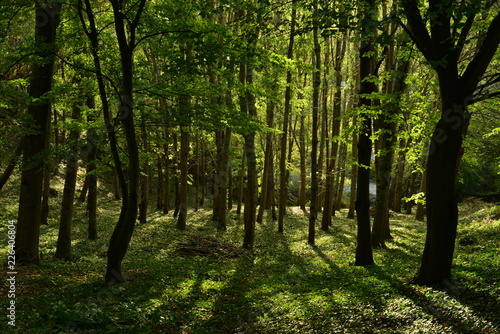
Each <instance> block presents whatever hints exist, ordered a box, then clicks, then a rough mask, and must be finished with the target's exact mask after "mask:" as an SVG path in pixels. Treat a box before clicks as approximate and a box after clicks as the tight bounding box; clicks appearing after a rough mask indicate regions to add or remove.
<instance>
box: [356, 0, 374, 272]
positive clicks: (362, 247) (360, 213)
mask: <svg viewBox="0 0 500 334" xmlns="http://www.w3.org/2000/svg"><path fill="white" fill-rule="evenodd" d="M367 4H368V6H366V7H365V8H363V9H362V16H363V22H362V24H363V25H362V28H361V33H362V41H361V46H360V50H359V57H360V59H359V72H360V82H361V84H360V90H359V93H360V98H359V103H358V106H359V107H361V108H368V109H369V108H370V107H371V105H372V101H371V99H370V98H369V96H368V95H369V94H371V93H373V92H375V90H376V87H375V84H374V83H373V81H372V80H370V78H369V77H370V76H372V75H374V74H375V66H374V64H375V52H374V51H375V50H374V47H373V39H374V34H375V33H376V31H375V30H374V27H373V24H372V23H373V16H374V13H375V12H376V8H375V1H373V0H369V1H367ZM360 123H361V133H360V134H359V138H358V180H357V187H356V189H357V190H356V203H355V206H356V216H357V223H358V224H357V245H356V260H355V262H354V264H355V265H357V266H366V265H371V264H373V253H372V244H371V231H370V165H371V152H372V141H371V134H372V120H371V118H370V116H369V115H367V114H366V113H365V112H364V111H362V112H361V115H360Z"/></svg>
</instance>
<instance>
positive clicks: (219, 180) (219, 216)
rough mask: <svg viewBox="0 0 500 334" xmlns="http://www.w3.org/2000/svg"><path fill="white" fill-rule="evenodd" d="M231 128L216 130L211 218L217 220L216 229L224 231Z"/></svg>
mask: <svg viewBox="0 0 500 334" xmlns="http://www.w3.org/2000/svg"><path fill="white" fill-rule="evenodd" d="M231 133H232V131H231V128H226V129H224V130H219V131H216V133H215V142H216V146H217V161H216V163H215V164H216V171H215V180H214V198H213V212H212V220H213V221H215V222H217V229H218V230H221V231H225V230H226V228H227V226H226V225H227V223H226V216H227V214H226V213H227V193H228V170H229V153H230V152H229V150H230V144H231Z"/></svg>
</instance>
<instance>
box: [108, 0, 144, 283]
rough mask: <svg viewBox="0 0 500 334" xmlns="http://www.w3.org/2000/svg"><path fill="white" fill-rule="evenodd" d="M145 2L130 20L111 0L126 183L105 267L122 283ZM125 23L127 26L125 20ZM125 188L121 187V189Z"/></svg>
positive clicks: (131, 221) (136, 168)
mask: <svg viewBox="0 0 500 334" xmlns="http://www.w3.org/2000/svg"><path fill="white" fill-rule="evenodd" d="M145 3H146V1H145V0H140V2H139V3H138V8H137V12H136V14H135V17H134V18H133V20H132V21H130V18H128V17H126V14H125V9H124V8H123V6H122V3H121V2H118V1H112V3H111V4H112V6H113V14H114V25H115V32H116V35H117V41H118V47H119V49H120V60H121V79H122V87H121V96H120V120H121V122H122V124H123V128H124V132H125V139H126V143H127V152H128V156H129V166H128V172H127V176H128V185H123V186H122V196H123V197H122V207H121V211H120V217H119V218H118V223H117V224H116V227H115V229H114V231H113V234H112V236H111V239H110V241H109V247H108V252H107V255H108V262H107V268H106V276H105V281H106V282H112V281H118V282H125V278H124V277H123V275H122V271H121V265H122V261H123V258H124V257H125V254H126V252H127V249H128V246H129V243H130V239H131V238H132V234H133V232H134V227H135V221H136V219H137V211H138V201H139V199H138V188H139V173H140V164H139V148H138V145H137V139H136V134H135V124H134V100H133V73H134V71H133V64H134V62H133V55H134V50H135V46H136V44H135V32H136V29H137V25H138V23H139V19H140V17H141V14H142V11H143V9H144V6H145ZM126 21H127V22H128V23H129V24H127V28H126V27H125V22H126ZM124 187H125V189H124Z"/></svg>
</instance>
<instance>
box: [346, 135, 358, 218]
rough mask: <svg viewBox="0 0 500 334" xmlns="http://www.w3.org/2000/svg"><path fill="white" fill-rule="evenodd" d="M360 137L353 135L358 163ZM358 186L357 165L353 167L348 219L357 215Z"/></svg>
mask: <svg viewBox="0 0 500 334" xmlns="http://www.w3.org/2000/svg"><path fill="white" fill-rule="evenodd" d="M357 142H358V135H357V134H356V133H353V134H352V157H353V159H355V160H356V161H357V159H358V145H357ZM357 184H358V165H356V164H355V163H353V164H352V166H351V187H350V199H349V212H348V213H347V218H349V219H354V218H355V213H356V185H357Z"/></svg>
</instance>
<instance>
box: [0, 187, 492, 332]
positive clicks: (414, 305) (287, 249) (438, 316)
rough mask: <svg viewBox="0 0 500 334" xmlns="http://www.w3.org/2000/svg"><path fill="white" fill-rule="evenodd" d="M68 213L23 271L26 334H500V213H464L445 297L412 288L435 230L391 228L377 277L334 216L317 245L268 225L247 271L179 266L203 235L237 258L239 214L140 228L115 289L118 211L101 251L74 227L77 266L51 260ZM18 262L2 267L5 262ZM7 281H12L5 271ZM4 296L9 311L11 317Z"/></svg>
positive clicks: (4, 213)
mask: <svg viewBox="0 0 500 334" xmlns="http://www.w3.org/2000/svg"><path fill="white" fill-rule="evenodd" d="M16 201H17V199H16V198H15V197H11V198H10V199H9V198H6V197H2V199H1V200H0V209H1V213H0V219H1V221H2V225H1V227H0V243H1V244H2V245H7V239H6V238H7V232H6V222H7V221H8V220H11V219H15V218H16V217H17V214H16V208H17V205H16V203H15V202H16ZM58 202H59V199H53V200H52V201H51V205H52V216H51V219H50V225H49V226H42V231H41V233H42V236H41V240H40V248H41V251H42V252H43V254H44V259H43V262H42V264H41V265H40V266H26V267H18V268H17V271H18V275H17V285H16V325H17V326H16V328H15V329H16V330H17V331H13V330H12V328H11V327H10V326H7V323H6V322H7V321H6V320H5V319H4V320H3V321H2V323H1V324H0V332H2V333H3V332H6V333H8V332H9V331H10V332H17V333H71V332H75V333H76V332H78V333H122V334H123V333H168V334H170V333H172V334H175V333H195V334H204V333H207V334H212V333H214V334H216V333H221V334H228V333H269V334H271V333H273V334H274V333H318V334H319V333H321V334H323V333H500V283H499V282H500V272H499V268H500V257H499V256H498V254H499V251H500V235H499V233H500V220H499V218H500V217H499V211H500V209H499V207H498V206H494V205H491V204H486V203H482V202H477V201H472V200H469V201H466V202H464V203H462V204H461V207H460V209H461V217H462V218H461V221H460V226H459V236H458V238H457V246H456V253H455V254H456V256H455V262H454V268H453V273H454V278H455V280H454V281H453V282H449V284H448V285H447V287H445V288H444V289H436V288H426V287H420V286H413V285H408V284H407V282H408V281H409V280H410V279H411V277H412V276H413V275H414V274H415V272H416V270H417V268H418V265H419V261H420V255H421V252H422V247H423V240H424V238H425V224H424V223H422V222H418V221H416V220H414V219H413V217H412V216H408V215H402V214H395V215H394V217H393V218H392V219H391V228H392V234H393V236H394V240H393V241H390V242H389V243H388V248H387V249H380V250H375V252H374V256H375V262H376V265H373V266H368V267H357V266H353V265H352V262H353V261H354V249H355V228H354V226H355V225H354V221H352V220H349V219H347V218H346V212H344V211H342V212H340V213H337V217H336V218H334V221H333V226H332V227H331V229H330V231H328V232H323V231H319V230H318V232H317V238H316V241H317V242H316V246H315V247H311V246H309V245H307V244H306V240H307V224H308V222H307V217H306V216H305V215H304V214H303V213H302V211H300V210H299V209H298V208H294V207H292V208H289V210H288V215H287V218H286V221H285V232H284V233H283V234H279V233H277V226H276V225H277V224H276V223H275V222H273V221H271V220H270V219H265V221H264V222H263V223H262V224H260V225H257V228H256V244H255V251H254V253H253V254H250V253H245V254H244V255H243V256H240V257H237V258H228V257H223V256H214V257H203V256H181V255H180V254H179V253H178V252H177V251H176V247H177V246H178V244H179V243H180V242H184V241H185V240H186V238H187V237H188V236H190V235H192V234H195V233H202V234H206V235H210V236H213V237H216V238H218V239H219V240H220V241H221V242H226V243H232V244H235V245H238V246H239V245H240V244H241V242H242V236H243V224H242V221H241V219H240V217H238V216H236V215H235V214H234V212H230V213H229V215H230V219H229V226H228V231H227V232H224V233H222V232H218V231H217V230H216V228H215V226H214V224H213V223H212V222H211V220H210V211H208V210H199V211H198V212H193V211H190V212H189V215H188V229H187V231H178V230H176V229H175V219H174V218H173V217H171V215H162V214H160V213H159V212H155V211H151V212H150V214H149V221H148V223H147V224H143V225H137V226H136V230H135V233H134V237H133V240H132V242H131V245H130V248H129V251H128V253H127V256H126V258H125V260H124V263H123V268H124V273H125V275H127V276H128V277H129V278H130V281H129V282H127V283H125V284H112V285H104V284H103V283H102V282H103V274H104V271H105V265H106V257H105V253H106V249H107V241H108V240H109V237H110V235H111V232H112V230H113V227H114V224H115V223H116V219H117V215H118V212H119V203H118V202H116V201H114V200H112V199H110V198H109V197H108V196H106V194H103V196H101V198H100V204H99V206H100V208H99V222H98V224H99V225H98V229H99V239H98V240H97V241H89V240H87V239H86V223H85V222H86V218H85V216H84V214H83V212H84V210H83V206H82V205H80V204H79V205H78V207H77V212H76V216H75V219H74V242H73V253H74V257H75V259H74V262H72V263H60V262H55V261H54V260H52V255H53V254H54V252H55V245H56V239H57V214H58ZM6 251H7V248H6V247H2V248H1V251H0V255H1V256H2V258H5V255H6ZM4 271H5V272H6V271H7V270H6V269H4ZM6 296H7V291H6V285H4V290H3V291H2V295H1V297H2V305H7V303H8V300H7V299H6Z"/></svg>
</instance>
